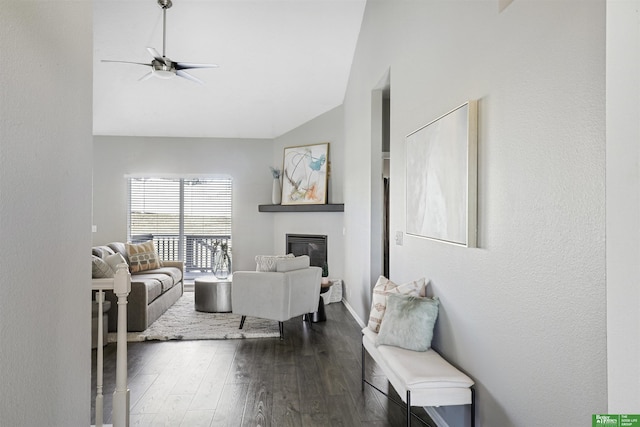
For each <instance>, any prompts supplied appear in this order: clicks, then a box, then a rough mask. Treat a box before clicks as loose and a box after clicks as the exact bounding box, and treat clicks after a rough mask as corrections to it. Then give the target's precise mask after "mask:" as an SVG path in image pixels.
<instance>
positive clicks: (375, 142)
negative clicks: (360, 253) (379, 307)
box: [371, 71, 391, 281]
mask: <svg viewBox="0 0 640 427" xmlns="http://www.w3.org/2000/svg"><path fill="white" fill-rule="evenodd" d="M390 124H391V84H390V76H389V71H387V72H386V73H385V75H384V76H383V77H382V79H380V81H379V83H378V84H377V85H376V86H375V87H374V89H373V90H372V91H371V279H372V281H375V280H376V279H377V277H378V276H380V275H384V276H385V277H389V274H390V262H389V244H390V243H389V242H390V235H389V214H390V212H389V188H390V184H391V181H390V161H391V143H390V141H391V138H390V135H391V125H390Z"/></svg>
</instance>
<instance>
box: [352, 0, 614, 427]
mask: <svg viewBox="0 0 640 427" xmlns="http://www.w3.org/2000/svg"><path fill="white" fill-rule="evenodd" d="M387 69H390V85H391V233H392V235H393V234H394V233H395V231H404V230H405V215H406V212H405V200H404V197H405V194H404V164H405V160H404V138H405V136H406V135H407V134H408V133H410V132H411V131H413V130H415V129H417V128H418V127H420V126H422V125H424V124H426V123H428V122H429V121H431V120H433V119H435V118H437V117H439V116H440V115H442V114H444V113H446V112H447V111H450V110H451V109H452V108H455V107H457V106H459V105H460V104H462V103H463V102H465V101H466V100H468V99H477V100H478V101H479V104H478V108H479V125H478V126H479V129H478V130H479V141H478V147H479V148H478V199H479V203H478V242H479V243H478V245H479V247H478V248H476V249H465V248H462V247H457V246H452V245H448V244H443V243H438V242H434V241H430V240H426V239H420V238H415V237H411V236H407V235H405V236H404V245H403V246H397V245H395V244H393V242H392V246H391V278H392V279H395V280H397V281H398V282H403V281H406V280H410V279H414V278H417V277H420V276H426V277H428V278H430V279H431V284H432V285H431V286H432V290H433V292H434V293H435V294H436V295H438V296H439V297H440V299H441V302H442V304H441V312H440V317H439V320H438V324H437V327H436V337H435V341H434V345H435V346H436V348H437V349H438V350H440V351H441V352H442V353H443V354H444V355H445V356H446V357H447V358H448V359H450V360H451V361H452V362H454V363H455V364H458V365H459V366H461V367H462V368H463V369H464V370H465V371H467V372H468V373H469V374H470V375H471V376H472V377H473V378H474V379H475V380H476V381H477V388H478V392H477V396H478V404H479V406H478V415H477V421H478V424H476V425H479V426H510V425H522V426H531V425H544V424H546V423H547V422H548V420H550V419H553V420H559V422H560V423H561V424H563V425H576V426H578V425H585V424H588V423H589V422H590V421H589V420H590V416H591V414H592V413H598V412H606V410H607V392H606V385H605V384H606V378H607V377H606V322H605V320H606V319H605V310H606V304H605V243H604V238H605V215H604V212H605V198H604V197H605V184H604V183H605V180H604V175H605V155H604V154H605V133H604V129H605V126H604V123H605V122H604V118H605V112H604V101H605V96H604V93H605V92H604V89H605V87H604V83H605V80H604V71H605V3H604V1H603V0H599V1H596V0H594V1H582V2H576V1H553V2H540V1H528V0H518V1H515V2H513V3H511V5H509V6H508V7H506V8H505V9H504V10H503V11H502V12H499V5H498V3H497V2H494V1H476V2H463V1H461V2H456V1H452V2H438V1H403V2H394V1H374V2H369V3H368V4H367V9H366V13H365V18H364V21H363V28H362V31H361V34H360V40H359V44H358V48H357V51H356V55H355V58H354V63H353V67H352V72H351V79H350V83H349V87H348V90H347V95H346V97H345V104H344V108H345V141H347V143H346V144H347V145H346V148H345V152H346V162H347V164H348V165H349V168H347V169H346V172H345V190H344V191H345V202H346V203H347V206H348V209H347V210H346V213H345V224H346V229H347V236H346V243H345V246H346V259H348V260H349V262H348V263H347V266H346V269H347V271H346V273H345V283H346V287H347V297H348V299H349V303H350V305H351V306H352V307H353V308H354V309H355V311H356V312H357V313H358V315H359V316H361V317H362V318H363V319H364V318H366V316H367V312H368V309H369V304H370V297H369V292H370V287H371V285H372V283H373V281H374V280H375V278H374V277H369V275H368V274H367V271H366V269H363V268H362V265H366V263H367V259H366V255H365V254H363V251H362V250H361V248H362V247H363V246H364V247H367V244H368V242H369V239H370V237H369V233H368V230H369V228H370V218H371V217H372V216H373V215H372V213H371V212H370V210H369V208H368V207H369V206H370V203H369V201H370V199H371V195H370V194H368V192H369V191H370V188H371V183H370V178H369V177H370V170H371V166H370V165H371V158H370V157H369V155H368V154H367V150H368V149H369V147H370V140H371V136H370V131H369V130H370V111H371V90H372V89H373V88H374V87H375V86H376V84H377V82H378V81H379V79H380V78H381V77H382V76H383V75H384V74H385V72H386V70H387ZM440 411H441V414H442V415H443V416H444V418H445V419H446V420H447V421H448V422H449V424H450V425H461V419H462V418H463V417H465V414H464V412H463V411H461V410H460V409H459V408H447V409H445V408H441V409H440Z"/></svg>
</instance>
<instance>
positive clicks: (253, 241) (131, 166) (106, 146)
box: [93, 136, 273, 270]
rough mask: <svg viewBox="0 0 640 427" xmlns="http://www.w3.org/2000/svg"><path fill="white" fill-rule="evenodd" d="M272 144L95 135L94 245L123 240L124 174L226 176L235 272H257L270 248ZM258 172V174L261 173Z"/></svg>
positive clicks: (125, 230) (124, 235)
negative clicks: (267, 207)
mask: <svg viewBox="0 0 640 427" xmlns="http://www.w3.org/2000/svg"><path fill="white" fill-rule="evenodd" d="M272 153H273V141H272V140H262V139H231V140H229V139H210V138H158V137H119V136H118V137H116V136H111V137H109V136H96V137H94V158H93V165H94V173H93V188H94V192H93V221H94V222H93V224H94V225H96V226H97V232H96V233H94V237H93V243H94V244H105V243H108V242H112V241H125V240H126V238H127V187H126V180H125V178H124V177H125V175H126V174H150V175H162V174H171V175H176V174H178V175H179V174H189V175H199V174H201V175H203V176H206V175H216V174H222V175H229V176H231V177H232V178H233V226H232V235H233V237H232V238H233V255H232V256H233V269H234V270H255V261H254V258H255V255H257V254H268V253H271V251H272V246H273V241H272V239H273V237H272V236H273V222H272V220H271V218H270V217H269V216H268V215H267V214H264V213H259V212H258V205H259V204H264V203H271V181H272V180H271V172H270V171H269V166H270V165H271V159H272ZM261 172H262V173H261Z"/></svg>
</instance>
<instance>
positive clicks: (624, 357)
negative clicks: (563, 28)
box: [606, 0, 640, 414]
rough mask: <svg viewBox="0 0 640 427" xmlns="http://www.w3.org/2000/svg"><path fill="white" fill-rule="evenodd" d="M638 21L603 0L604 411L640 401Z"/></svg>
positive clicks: (629, 10)
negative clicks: (606, 351) (604, 52)
mask: <svg viewBox="0 0 640 427" xmlns="http://www.w3.org/2000/svg"><path fill="white" fill-rule="evenodd" d="M639 76H640V19H639V15H638V2H637V1H620V0H609V1H607V104H606V105H607V347H608V391H609V412H610V413H613V414H619V413H622V414H629V413H634V414H635V413H638V409H639V406H638V405H639V403H638V402H640V340H639V339H638V337H640V311H639V310H638V304H639V303H640V288H638V283H639V282H640V263H639V262H638V260H639V259H640V167H639V160H640V146H639V145H638V141H639V140H640V128H639V127H638V123H639V122H640V105H639V104H638V100H639V99H640V77H639Z"/></svg>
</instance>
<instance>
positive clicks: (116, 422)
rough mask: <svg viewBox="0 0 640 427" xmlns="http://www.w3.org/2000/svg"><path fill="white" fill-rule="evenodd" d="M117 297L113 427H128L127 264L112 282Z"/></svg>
mask: <svg viewBox="0 0 640 427" xmlns="http://www.w3.org/2000/svg"><path fill="white" fill-rule="evenodd" d="M113 288H114V289H113V292H114V293H115V294H116V296H117V297H118V331H117V335H118V339H117V346H118V347H117V353H116V389H115V391H114V392H113V413H112V418H113V426H114V427H129V389H128V388H127V296H128V295H129V292H131V276H130V275H129V268H128V266H127V264H118V267H117V270H116V274H115V276H114V282H113Z"/></svg>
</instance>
